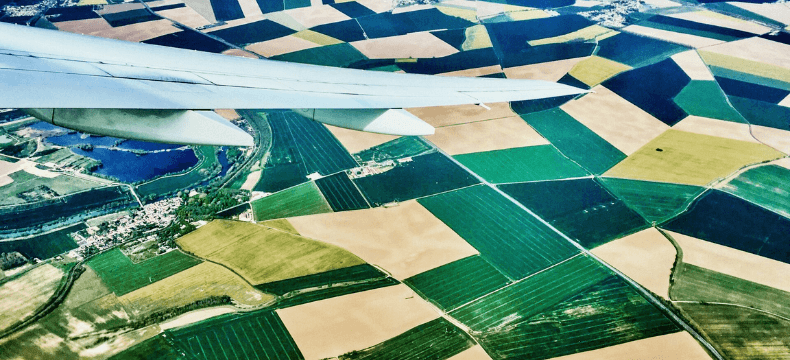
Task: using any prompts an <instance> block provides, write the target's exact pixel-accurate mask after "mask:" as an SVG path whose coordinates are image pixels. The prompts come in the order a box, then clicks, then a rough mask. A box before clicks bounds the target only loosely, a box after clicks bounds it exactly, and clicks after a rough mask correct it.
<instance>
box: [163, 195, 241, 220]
mask: <svg viewBox="0 0 790 360" xmlns="http://www.w3.org/2000/svg"><path fill="white" fill-rule="evenodd" d="M180 197H181V199H182V200H183V201H184V203H183V204H182V205H181V207H179V208H178V210H176V215H177V216H178V218H179V219H186V220H189V221H195V220H210V219H213V218H214V217H215V214H216V213H217V212H219V211H221V210H225V209H227V208H230V207H233V206H236V205H238V204H241V203H243V202H245V201H247V200H249V193H248V192H246V191H243V190H236V189H216V190H212V189H211V188H207V189H206V192H204V193H199V195H195V196H191V197H190V196H189V194H188V193H181V194H180Z"/></svg>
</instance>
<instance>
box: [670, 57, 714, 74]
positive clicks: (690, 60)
mask: <svg viewBox="0 0 790 360" xmlns="http://www.w3.org/2000/svg"><path fill="white" fill-rule="evenodd" d="M672 60H674V61H675V63H676V64H678V66H680V68H681V69H683V72H685V73H686V75H688V76H689V77H690V78H691V80H714V78H713V74H712V73H711V72H710V69H708V66H707V65H705V63H704V62H702V58H700V57H699V54H697V52H696V51H695V50H689V51H684V52H682V53H678V54H675V55H672Z"/></svg>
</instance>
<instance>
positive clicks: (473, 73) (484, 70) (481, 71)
mask: <svg viewBox="0 0 790 360" xmlns="http://www.w3.org/2000/svg"><path fill="white" fill-rule="evenodd" d="M501 72H502V67H500V66H499V65H491V66H485V67H480V68H474V69H466V70H458V71H451V72H446V73H441V74H437V75H441V76H461V77H478V76H485V75H491V74H498V73H501Z"/></svg>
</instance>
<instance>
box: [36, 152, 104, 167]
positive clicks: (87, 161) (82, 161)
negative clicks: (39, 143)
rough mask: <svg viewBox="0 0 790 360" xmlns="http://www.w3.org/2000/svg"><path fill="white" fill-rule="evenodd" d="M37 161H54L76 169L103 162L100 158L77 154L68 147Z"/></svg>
mask: <svg viewBox="0 0 790 360" xmlns="http://www.w3.org/2000/svg"><path fill="white" fill-rule="evenodd" d="M36 162H37V163H39V164H46V163H53V164H57V165H58V166H59V167H71V168H76V169H91V168H93V167H97V166H99V165H100V164H101V161H99V160H95V159H91V158H89V157H87V156H82V155H77V154H75V153H74V152H73V151H71V149H68V148H62V149H59V150H57V151H55V152H53V153H51V154H47V155H44V156H42V157H40V158H39V159H38V160H36Z"/></svg>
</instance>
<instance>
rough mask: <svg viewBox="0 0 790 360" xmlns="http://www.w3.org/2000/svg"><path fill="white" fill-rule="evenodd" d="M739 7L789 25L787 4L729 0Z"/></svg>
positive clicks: (789, 11)
mask: <svg viewBox="0 0 790 360" xmlns="http://www.w3.org/2000/svg"><path fill="white" fill-rule="evenodd" d="M730 4H732V5H735V6H737V7H739V8H741V9H745V10H747V11H751V12H753V13H755V14H758V15H762V16H765V17H767V18H769V19H771V20H776V21H778V22H780V23H783V24H785V25H790V8H788V7H787V4H783V3H779V2H776V3H771V4H751V3H746V2H731V3H730Z"/></svg>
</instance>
